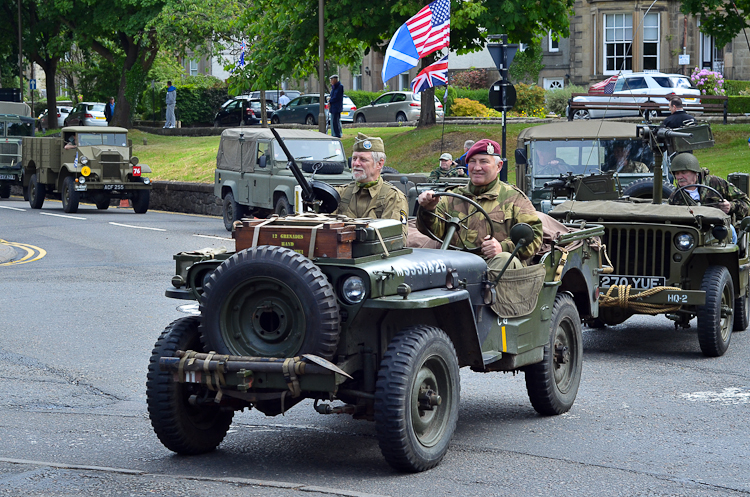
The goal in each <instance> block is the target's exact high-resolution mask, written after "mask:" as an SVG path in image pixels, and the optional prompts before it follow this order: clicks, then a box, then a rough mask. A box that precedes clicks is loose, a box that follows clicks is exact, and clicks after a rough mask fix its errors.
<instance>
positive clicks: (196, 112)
mask: <svg viewBox="0 0 750 497" xmlns="http://www.w3.org/2000/svg"><path fill="white" fill-rule="evenodd" d="M175 87H176V88H177V105H176V106H175V114H177V120H179V121H182V125H183V126H195V125H202V124H207V125H210V124H213V122H214V116H215V115H216V112H217V111H218V110H219V107H221V104H223V103H224V102H226V101H227V100H229V99H231V98H232V97H231V96H230V95H229V93H228V91H227V88H226V87H225V86H219V87H213V88H206V87H202V86H199V85H193V84H186V85H175ZM155 93H156V95H155V97H154V100H155V105H156V116H157V119H161V120H164V119H165V117H166V116H165V114H166V112H167V105H166V104H165V103H164V101H165V99H166V98H167V89H166V88H159V89H157V90H156V92H155ZM151 102H152V95H151V88H149V89H148V90H146V91H145V92H144V93H143V96H142V97H141V101H140V103H141V105H139V109H138V110H139V111H140V112H141V114H142V116H143V119H146V120H150V119H151V118H152V115H153V109H152V108H151Z"/></svg>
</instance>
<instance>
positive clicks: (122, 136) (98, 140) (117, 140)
mask: <svg viewBox="0 0 750 497" xmlns="http://www.w3.org/2000/svg"><path fill="white" fill-rule="evenodd" d="M78 145H80V146H84V147H86V146H97V145H109V146H112V147H127V146H128V135H127V134H126V133H78Z"/></svg>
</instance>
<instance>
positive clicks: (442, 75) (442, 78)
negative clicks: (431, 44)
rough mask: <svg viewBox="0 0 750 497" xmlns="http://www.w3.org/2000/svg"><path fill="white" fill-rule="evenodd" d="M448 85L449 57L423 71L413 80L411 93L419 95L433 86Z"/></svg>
mask: <svg viewBox="0 0 750 497" xmlns="http://www.w3.org/2000/svg"><path fill="white" fill-rule="evenodd" d="M447 84H448V56H447V55H446V56H445V57H443V58H442V59H440V60H439V61H437V62H435V63H434V64H430V65H429V66H427V67H425V68H424V69H422V70H421V71H420V72H419V74H417V77H416V78H414V79H412V80H411V91H412V92H413V93H418V92H421V91H425V90H426V89H427V88H432V87H433V86H443V85H447Z"/></svg>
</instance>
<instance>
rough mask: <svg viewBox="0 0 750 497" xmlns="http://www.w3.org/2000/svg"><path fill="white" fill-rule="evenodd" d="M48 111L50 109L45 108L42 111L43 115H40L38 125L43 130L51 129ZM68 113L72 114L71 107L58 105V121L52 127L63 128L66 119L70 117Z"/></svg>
mask: <svg viewBox="0 0 750 497" xmlns="http://www.w3.org/2000/svg"><path fill="white" fill-rule="evenodd" d="M47 113H48V110H47V109H44V112H42V113H41V115H40V116H39V120H38V121H37V123H38V127H39V129H40V130H42V132H44V131H47V130H48V129H50V126H49V118H48V117H47ZM68 114H70V107H57V122H56V123H55V126H54V128H52V129H57V128H62V127H63V123H64V122H65V119H67V117H68Z"/></svg>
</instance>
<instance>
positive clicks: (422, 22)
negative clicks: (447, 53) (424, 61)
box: [406, 0, 451, 59]
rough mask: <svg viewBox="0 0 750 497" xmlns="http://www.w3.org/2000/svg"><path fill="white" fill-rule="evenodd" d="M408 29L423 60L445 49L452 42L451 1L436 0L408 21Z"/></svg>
mask: <svg viewBox="0 0 750 497" xmlns="http://www.w3.org/2000/svg"><path fill="white" fill-rule="evenodd" d="M406 27H407V29H408V30H409V33H410V34H411V37H412V39H413V40H414V46H415V47H416V48H417V53H418V54H419V58H420V59H421V58H422V57H424V56H425V55H429V54H431V53H432V52H434V51H436V50H440V49H441V48H445V47H447V46H448V44H449V42H450V27H451V3H450V0H435V1H434V2H432V3H430V4H429V5H426V6H425V7H423V8H422V10H420V11H419V12H417V14H416V15H415V16H414V17H412V18H411V19H409V20H408V21H406Z"/></svg>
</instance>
